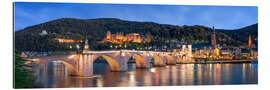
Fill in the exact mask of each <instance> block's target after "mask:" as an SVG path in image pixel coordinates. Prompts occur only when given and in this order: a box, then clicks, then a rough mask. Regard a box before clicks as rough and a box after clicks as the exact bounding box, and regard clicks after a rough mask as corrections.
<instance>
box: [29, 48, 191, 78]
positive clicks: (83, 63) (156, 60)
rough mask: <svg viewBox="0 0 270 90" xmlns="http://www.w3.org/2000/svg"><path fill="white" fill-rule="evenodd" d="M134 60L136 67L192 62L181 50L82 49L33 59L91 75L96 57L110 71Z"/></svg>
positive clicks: (72, 73) (121, 68)
mask: <svg viewBox="0 0 270 90" xmlns="http://www.w3.org/2000/svg"><path fill="white" fill-rule="evenodd" d="M131 57H133V58H134V59H135V61H136V68H150V66H151V63H152V64H153V66H165V65H175V64H176V63H186V62H193V61H192V59H191V56H190V55H186V54H185V53H183V52H160V51H135V50H115V51H89V50H84V51H83V52H82V53H81V54H73V55H62V56H48V57H38V58H35V59H34V61H35V62H36V63H37V66H44V65H46V64H48V63H49V62H57V63H62V64H64V65H65V66H66V67H67V68H68V70H69V73H70V74H71V75H78V76H92V75H93V71H94V70H93V63H94V61H95V60H98V58H103V59H105V60H106V61H107V62H108V64H109V66H110V69H111V71H126V70H127V63H128V60H129V58H131Z"/></svg>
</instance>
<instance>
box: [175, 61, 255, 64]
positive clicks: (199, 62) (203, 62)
mask: <svg viewBox="0 0 270 90" xmlns="http://www.w3.org/2000/svg"><path fill="white" fill-rule="evenodd" d="M217 63H252V60H211V61H196V62H188V63H178V64H217Z"/></svg>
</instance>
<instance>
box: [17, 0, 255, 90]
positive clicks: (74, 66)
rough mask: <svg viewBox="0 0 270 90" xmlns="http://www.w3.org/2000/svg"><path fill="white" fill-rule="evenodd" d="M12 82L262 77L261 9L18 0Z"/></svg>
mask: <svg viewBox="0 0 270 90" xmlns="http://www.w3.org/2000/svg"><path fill="white" fill-rule="evenodd" d="M13 6H14V7H13V8H14V12H13V13H14V73H13V76H14V88H70V87H72V88H74V87H75V88H77V87H87V88H89V87H130V86H132V87H137V86H186V85H189V86H190V85H235V84H240V85H242V84H258V8H257V7H255V6H207V5H204V6H200V5H151V4H96V3H46V2H15V3H14V4H13Z"/></svg>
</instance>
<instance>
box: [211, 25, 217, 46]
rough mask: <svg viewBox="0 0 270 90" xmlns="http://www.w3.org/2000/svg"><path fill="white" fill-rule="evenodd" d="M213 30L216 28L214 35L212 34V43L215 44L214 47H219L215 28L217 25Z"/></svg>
mask: <svg viewBox="0 0 270 90" xmlns="http://www.w3.org/2000/svg"><path fill="white" fill-rule="evenodd" d="M213 30H214V32H213V33H212V36H211V43H212V45H213V46H214V48H217V46H216V30H215V27H213Z"/></svg>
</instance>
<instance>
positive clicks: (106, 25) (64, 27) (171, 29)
mask: <svg viewBox="0 0 270 90" xmlns="http://www.w3.org/2000/svg"><path fill="white" fill-rule="evenodd" d="M107 31H110V33H114V34H116V33H120V32H121V33H125V34H129V33H136V34H139V35H140V39H134V40H135V42H145V41H151V42H150V43H149V44H151V45H157V46H159V45H161V46H162V45H165V44H167V45H168V43H170V42H172V41H173V42H180V41H181V42H185V43H206V44H207V43H211V34H212V32H213V30H212V28H209V27H206V26H201V25H194V26H187V25H184V26H175V25H168V24H158V23H155V22H136V21H126V20H120V19H117V18H98V19H74V18H61V19H57V20H53V21H49V22H45V23H41V24H38V25H34V26H29V27H27V28H24V29H22V30H18V31H16V32H15V49H16V50H19V51H51V50H67V49H68V48H72V47H70V45H69V46H67V44H66V43H59V40H60V41H61V40H62V42H77V41H80V42H81V41H84V40H85V39H88V41H89V45H90V47H98V46H97V45H99V44H96V43H98V42H100V41H106V40H104V38H106V36H107ZM249 35H251V37H252V38H253V39H254V43H257V41H256V40H257V39H258V24H253V25H250V26H247V27H243V28H239V29H235V30H224V29H216V43H217V44H221V45H224V44H225V45H227V46H240V45H244V44H248V40H249ZM56 39H58V41H57V40H56ZM77 46H78V45H77Z"/></svg>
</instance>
